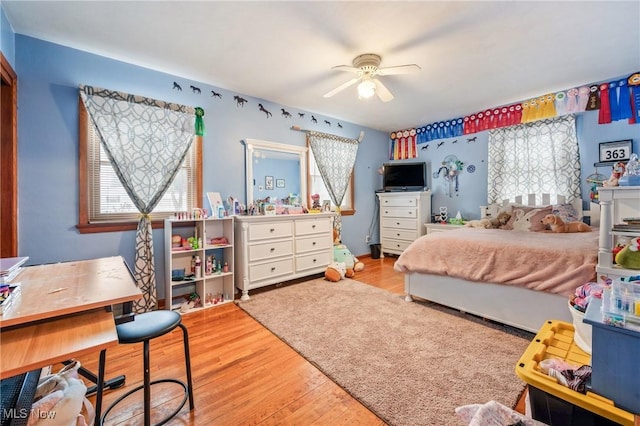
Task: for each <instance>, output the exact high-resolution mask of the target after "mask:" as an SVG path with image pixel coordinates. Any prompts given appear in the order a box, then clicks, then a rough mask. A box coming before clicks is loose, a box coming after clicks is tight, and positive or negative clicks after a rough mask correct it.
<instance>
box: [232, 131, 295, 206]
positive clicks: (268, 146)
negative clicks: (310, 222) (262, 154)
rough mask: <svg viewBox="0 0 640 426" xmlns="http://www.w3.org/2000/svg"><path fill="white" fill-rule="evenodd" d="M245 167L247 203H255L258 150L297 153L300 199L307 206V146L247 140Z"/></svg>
mask: <svg viewBox="0 0 640 426" xmlns="http://www.w3.org/2000/svg"><path fill="white" fill-rule="evenodd" d="M245 146H246V151H245V167H246V173H245V175H246V177H245V179H246V182H245V183H246V197H247V199H246V200H245V201H246V204H247V205H249V204H251V203H253V201H254V196H253V179H254V178H253V156H254V153H255V151H256V150H261V151H275V152H280V153H289V154H295V155H297V156H298V160H299V162H300V201H301V203H302V205H303V206H305V207H306V206H307V201H306V198H307V149H308V148H307V147H303V146H296V145H287V144H283V143H276V142H269V141H261V140H258V139H246V140H245Z"/></svg>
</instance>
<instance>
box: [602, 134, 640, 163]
mask: <svg viewBox="0 0 640 426" xmlns="http://www.w3.org/2000/svg"><path fill="white" fill-rule="evenodd" d="M632 142H633V141H632V140H631V139H625V140H620V141H612V142H600V149H599V153H600V157H599V158H600V162H601V163H617V162H618V161H629V159H630V158H631V150H632Z"/></svg>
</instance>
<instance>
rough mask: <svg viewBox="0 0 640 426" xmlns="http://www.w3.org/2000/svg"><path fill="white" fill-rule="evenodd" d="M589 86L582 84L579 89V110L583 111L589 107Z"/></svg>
mask: <svg viewBox="0 0 640 426" xmlns="http://www.w3.org/2000/svg"><path fill="white" fill-rule="evenodd" d="M589 93H590V92H589V88H588V87H587V86H582V87H580V88H579V89H578V111H577V112H582V111H584V110H585V109H586V108H587V102H589Z"/></svg>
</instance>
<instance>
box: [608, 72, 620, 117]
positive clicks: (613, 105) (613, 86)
mask: <svg viewBox="0 0 640 426" xmlns="http://www.w3.org/2000/svg"><path fill="white" fill-rule="evenodd" d="M609 109H610V110H611V121H618V120H620V118H621V117H620V101H618V83H617V82H615V81H614V82H611V83H609Z"/></svg>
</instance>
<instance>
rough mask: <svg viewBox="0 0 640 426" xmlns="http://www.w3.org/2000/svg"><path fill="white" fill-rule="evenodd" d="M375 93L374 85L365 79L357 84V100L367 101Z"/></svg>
mask: <svg viewBox="0 0 640 426" xmlns="http://www.w3.org/2000/svg"><path fill="white" fill-rule="evenodd" d="M375 93H376V84H375V83H374V82H373V81H372V80H370V79H366V80H363V81H361V82H360V84H358V98H360V99H369V98H370V97H372V96H373V95H374V94H375Z"/></svg>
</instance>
